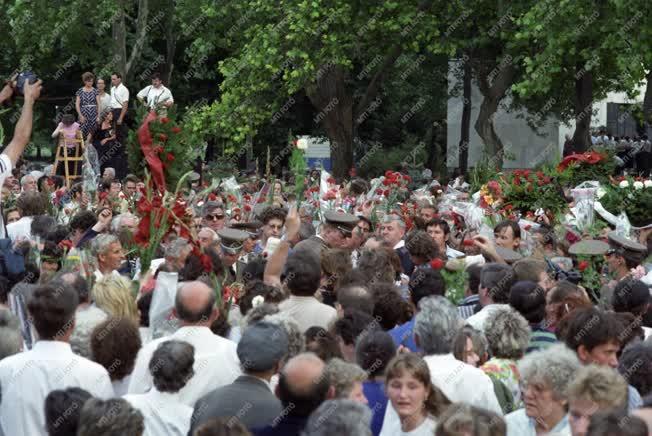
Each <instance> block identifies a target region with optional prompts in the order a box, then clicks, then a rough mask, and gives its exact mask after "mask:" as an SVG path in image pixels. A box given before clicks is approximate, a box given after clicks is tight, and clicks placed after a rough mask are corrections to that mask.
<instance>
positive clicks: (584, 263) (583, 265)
mask: <svg viewBox="0 0 652 436" xmlns="http://www.w3.org/2000/svg"><path fill="white" fill-rule="evenodd" d="M588 267H589V262H588V261H586V260H583V261H581V262H580V263H579V264H577V269H578V270H580V272H582V271H584V270H585V269H587V268H588Z"/></svg>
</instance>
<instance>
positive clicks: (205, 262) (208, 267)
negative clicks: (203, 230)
mask: <svg viewBox="0 0 652 436" xmlns="http://www.w3.org/2000/svg"><path fill="white" fill-rule="evenodd" d="M199 260H200V261H201V266H202V267H203V268H204V271H206V272H209V271H212V270H213V262H212V261H211V258H210V256H209V255H208V254H206V253H202V255H201V256H200V257H199Z"/></svg>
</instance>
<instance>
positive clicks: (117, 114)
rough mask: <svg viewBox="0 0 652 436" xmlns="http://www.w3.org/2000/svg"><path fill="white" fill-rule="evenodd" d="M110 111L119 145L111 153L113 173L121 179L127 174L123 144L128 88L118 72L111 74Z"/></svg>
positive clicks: (125, 130) (125, 137)
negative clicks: (112, 153)
mask: <svg viewBox="0 0 652 436" xmlns="http://www.w3.org/2000/svg"><path fill="white" fill-rule="evenodd" d="M111 85H112V86H111V111H113V120H114V121H115V123H116V141H117V143H118V144H121V146H119V147H117V148H116V150H115V152H114V153H115V154H114V155H113V162H114V165H115V175H116V177H117V178H118V179H120V180H122V179H123V178H124V177H125V176H126V175H127V165H126V161H127V155H126V153H125V144H126V139H127V125H126V123H125V117H126V116H127V108H128V107H129V90H128V89H127V87H126V86H125V85H124V84H123V83H122V75H121V74H120V73H113V74H111Z"/></svg>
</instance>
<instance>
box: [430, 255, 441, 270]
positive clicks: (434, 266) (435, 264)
mask: <svg viewBox="0 0 652 436" xmlns="http://www.w3.org/2000/svg"><path fill="white" fill-rule="evenodd" d="M430 267H431V268H432V269H442V268H443V267H444V261H443V260H441V259H440V258H438V257H436V258H434V259H433V260H431V261H430Z"/></svg>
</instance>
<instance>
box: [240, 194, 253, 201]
mask: <svg viewBox="0 0 652 436" xmlns="http://www.w3.org/2000/svg"><path fill="white" fill-rule="evenodd" d="M242 198H244V200H245V201H251V195H249V194H245V195H244V196H243V197H242Z"/></svg>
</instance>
